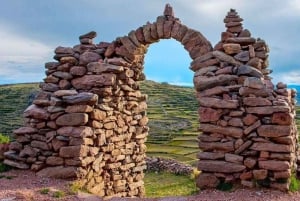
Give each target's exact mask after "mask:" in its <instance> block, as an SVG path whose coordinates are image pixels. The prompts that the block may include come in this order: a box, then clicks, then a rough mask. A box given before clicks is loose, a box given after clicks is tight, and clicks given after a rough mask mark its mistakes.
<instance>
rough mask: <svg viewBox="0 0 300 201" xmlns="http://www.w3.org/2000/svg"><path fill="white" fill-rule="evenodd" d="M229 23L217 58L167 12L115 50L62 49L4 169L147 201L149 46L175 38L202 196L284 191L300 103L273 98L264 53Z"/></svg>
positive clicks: (84, 39) (84, 42)
mask: <svg viewBox="0 0 300 201" xmlns="http://www.w3.org/2000/svg"><path fill="white" fill-rule="evenodd" d="M224 22H225V24H226V27H227V30H226V32H223V33H222V39H221V42H220V43H218V44H217V45H216V46H215V48H214V49H213V48H212V46H211V44H210V42H209V41H207V39H206V38H205V37H204V36H203V35H202V34H201V33H200V32H198V31H196V30H193V29H190V28H188V27H187V26H185V25H183V24H182V23H181V22H180V20H179V19H178V18H176V17H175V16H174V12H173V9H172V7H171V6H170V5H166V8H165V11H164V15H162V16H159V17H157V19H156V21H155V22H153V23H150V22H148V23H146V24H145V25H143V26H141V27H139V28H137V29H136V30H133V31H131V32H129V33H128V35H126V36H123V37H119V38H117V39H116V40H114V41H112V42H111V43H107V42H100V43H98V44H94V43H93V39H94V38H95V37H96V33H95V32H90V33H87V34H84V35H82V36H80V37H79V40H80V44H79V45H76V46H74V47H57V48H56V49H55V56H54V59H55V60H56V61H55V62H48V63H46V64H45V68H46V78H45V79H44V82H43V83H41V85H40V88H41V91H40V92H39V93H38V95H37V96H36V98H35V100H34V102H33V104H32V105H31V106H29V107H28V108H27V109H26V110H25V111H24V118H25V125H24V127H21V128H19V129H17V130H15V131H14V138H15V141H14V142H12V143H11V144H10V151H8V152H6V153H5V157H6V159H5V161H4V163H6V164H8V165H11V166H14V167H17V168H21V169H29V168H30V169H31V170H33V171H37V174H38V175H40V176H47V177H56V178H75V179H76V180H77V181H78V182H79V183H80V184H81V185H82V186H83V187H84V188H86V189H87V190H89V191H90V192H92V193H94V194H97V195H100V196H102V197H106V198H110V197H142V196H144V194H145V192H144V183H143V178H144V173H143V170H144V169H145V168H146V162H145V152H146V146H145V141H146V138H147V135H148V130H149V128H148V126H147V123H148V118H147V115H146V110H147V103H146V101H147V95H144V94H142V93H141V91H140V89H139V81H142V80H144V79H145V75H144V74H143V64H144V55H145V53H146V52H147V48H148V46H149V45H151V44H152V43H154V42H157V41H159V40H160V39H171V38H172V39H175V40H177V41H178V42H180V43H181V44H182V45H183V47H184V49H186V50H187V51H188V53H189V55H190V57H191V58H192V60H193V61H192V63H191V66H190V69H191V70H193V71H194V72H195V74H194V84H195V90H196V92H197V99H198V101H199V105H200V107H199V117H200V126H201V131H202V133H201V134H200V135H199V148H200V149H201V152H200V153H199V154H198V158H199V159H200V161H199V164H198V168H199V170H201V171H202V173H201V174H200V176H199V177H198V178H197V184H198V187H200V188H205V187H216V186H217V185H218V184H219V183H220V182H234V181H236V180H240V181H241V183H242V184H243V185H245V186H250V187H252V186H254V184H255V182H256V181H257V183H263V184H264V183H268V185H269V186H271V187H274V188H279V189H283V190H286V189H287V188H288V183H289V182H288V178H289V177H290V175H291V173H292V172H293V170H294V168H295V166H294V163H295V153H296V144H297V138H296V134H297V131H296V127H295V122H294V117H295V109H294V104H295V103H294V97H295V93H294V92H292V91H290V90H288V89H286V86H285V85H284V84H282V83H281V84H278V85H277V88H276V89H274V86H273V84H272V82H271V81H270V79H271V78H270V77H269V76H268V75H269V73H270V70H268V69H267V66H268V65H267V63H268V62H267V57H268V47H267V45H266V43H265V42H264V41H263V40H260V39H255V38H253V37H251V34H250V32H249V31H248V30H246V29H243V27H242V24H241V22H242V19H241V18H240V17H239V16H238V15H237V13H236V12H235V11H234V10H231V11H230V12H229V13H228V15H227V16H226V18H225V20H224ZM158 73H159V72H158ZM279 181H280V183H279Z"/></svg>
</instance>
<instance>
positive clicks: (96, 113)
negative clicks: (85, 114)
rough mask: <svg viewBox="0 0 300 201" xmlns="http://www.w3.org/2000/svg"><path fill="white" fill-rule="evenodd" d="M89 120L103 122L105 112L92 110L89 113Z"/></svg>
mask: <svg viewBox="0 0 300 201" xmlns="http://www.w3.org/2000/svg"><path fill="white" fill-rule="evenodd" d="M91 118H92V119H95V120H98V121H99V120H104V119H105V118H106V112H105V111H102V110H99V109H94V110H93V112H92V113H91Z"/></svg>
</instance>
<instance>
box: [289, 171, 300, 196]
mask: <svg viewBox="0 0 300 201" xmlns="http://www.w3.org/2000/svg"><path fill="white" fill-rule="evenodd" d="M290 180H291V183H290V187H289V191H291V192H296V191H299V190H300V180H298V179H297V178H296V176H295V174H293V175H292V176H291V178H290Z"/></svg>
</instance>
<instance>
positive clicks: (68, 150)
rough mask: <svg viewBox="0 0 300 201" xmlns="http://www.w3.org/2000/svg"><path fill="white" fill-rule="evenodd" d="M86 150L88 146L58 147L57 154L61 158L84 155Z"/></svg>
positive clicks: (86, 152) (87, 150)
mask: <svg viewBox="0 0 300 201" xmlns="http://www.w3.org/2000/svg"><path fill="white" fill-rule="evenodd" d="M88 152H89V148H88V146H68V147H61V148H60V149H59V156H60V157H63V158H74V157H85V156H87V154H88Z"/></svg>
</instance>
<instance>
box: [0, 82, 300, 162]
mask: <svg viewBox="0 0 300 201" xmlns="http://www.w3.org/2000/svg"><path fill="white" fill-rule="evenodd" d="M37 90H38V84H36V83H34V84H17V85H5V86H4V85H2V86H0V133H3V134H6V135H10V134H11V133H12V130H14V129H15V128H18V127H20V126H21V125H22V121H23V119H22V113H23V111H24V109H25V108H26V107H27V106H28V105H29V103H30V101H31V100H32V99H33V97H34V94H35V93H36V92H37ZM141 90H142V92H143V93H144V94H148V110H147V113H148V117H149V119H150V121H149V126H150V131H149V137H148V142H147V147H148V149H147V154H148V155H150V156H164V157H170V158H174V159H176V160H179V161H183V162H187V163H190V164H194V163H195V162H196V160H195V159H196V154H197V152H198V148H197V136H198V135H199V131H197V129H198V127H199V124H198V115H197V109H198V104H197V101H196V98H195V95H194V89H193V88H191V87H180V86H174V85H169V84H159V83H156V82H153V81H144V82H142V83H141ZM297 124H298V129H300V107H298V108H297Z"/></svg>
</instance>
